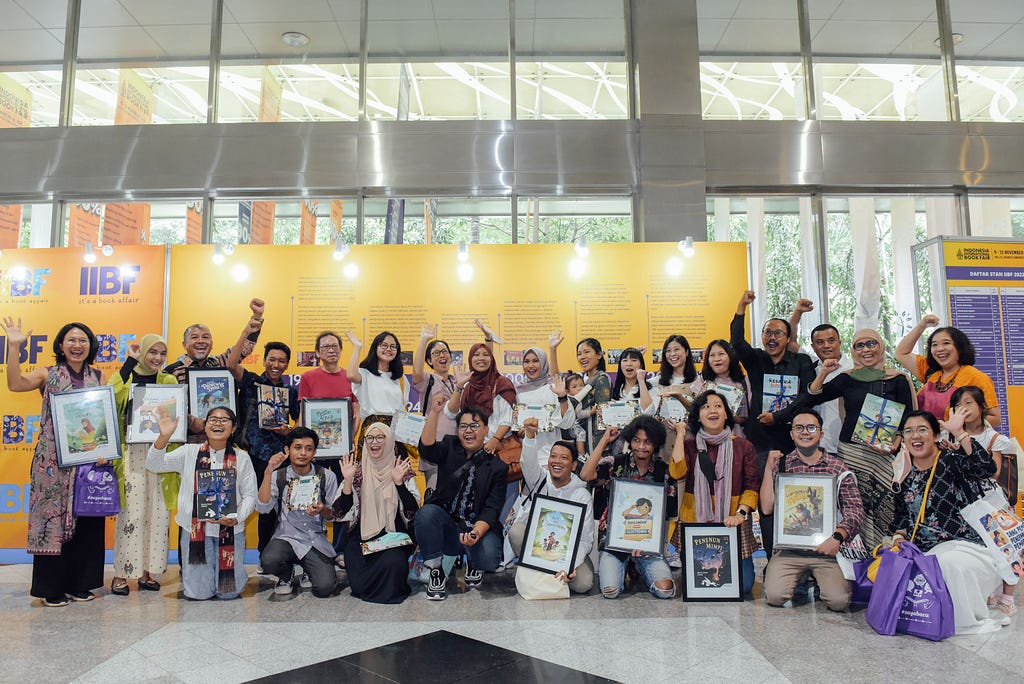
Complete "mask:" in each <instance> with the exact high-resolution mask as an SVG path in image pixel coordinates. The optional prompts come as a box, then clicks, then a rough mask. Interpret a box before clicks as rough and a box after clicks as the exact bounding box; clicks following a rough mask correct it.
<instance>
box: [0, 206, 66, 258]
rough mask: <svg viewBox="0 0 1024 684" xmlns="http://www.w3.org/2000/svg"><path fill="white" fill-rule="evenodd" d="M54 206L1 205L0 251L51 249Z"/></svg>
mask: <svg viewBox="0 0 1024 684" xmlns="http://www.w3.org/2000/svg"><path fill="white" fill-rule="evenodd" d="M52 216H53V205H52V204H0V249H15V248H23V247H49V246H50V221H51V217H52Z"/></svg>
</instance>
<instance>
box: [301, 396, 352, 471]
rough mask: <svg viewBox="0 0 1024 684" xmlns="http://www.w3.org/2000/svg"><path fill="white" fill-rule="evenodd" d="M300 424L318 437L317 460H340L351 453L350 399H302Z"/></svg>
mask: <svg viewBox="0 0 1024 684" xmlns="http://www.w3.org/2000/svg"><path fill="white" fill-rule="evenodd" d="M302 424H303V425H305V426H306V427H308V428H309V429H310V430H312V431H313V432H315V433H316V434H317V436H318V437H320V446H319V447H318V448H317V450H316V457H317V459H318V460H319V459H324V458H341V457H342V456H344V455H345V454H347V453H349V452H350V451H352V400H351V399H349V398H347V397H346V398H344V399H303V400H302Z"/></svg>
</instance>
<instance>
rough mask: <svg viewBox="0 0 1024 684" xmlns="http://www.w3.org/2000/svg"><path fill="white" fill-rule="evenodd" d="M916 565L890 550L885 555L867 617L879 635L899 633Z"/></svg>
mask: <svg viewBox="0 0 1024 684" xmlns="http://www.w3.org/2000/svg"><path fill="white" fill-rule="evenodd" d="M901 546H902V544H901ZM913 565H914V563H913V562H912V561H911V560H909V559H907V558H904V557H903V556H901V555H900V554H898V553H896V552H895V551H890V550H889V549H886V550H885V551H883V552H882V562H881V563H880V564H879V566H878V574H877V575H876V576H875V586H874V588H873V589H872V590H871V599H870V600H869V601H868V610H867V614H866V616H865V617H866V618H867V621H868V624H869V625H871V626H872V627H873V628H874V630H875V631H876V632H878V633H879V634H882V635H885V636H892V635H893V634H895V633H896V623H897V622H899V619H900V610H901V608H902V607H903V597H904V596H905V595H906V593H907V579H909V577H910V571H911V570H912V569H913Z"/></svg>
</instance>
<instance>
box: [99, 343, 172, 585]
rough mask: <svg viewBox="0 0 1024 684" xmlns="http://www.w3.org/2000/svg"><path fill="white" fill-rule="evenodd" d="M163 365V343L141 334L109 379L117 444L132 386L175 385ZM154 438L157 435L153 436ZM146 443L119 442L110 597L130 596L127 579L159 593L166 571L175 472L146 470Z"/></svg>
mask: <svg viewBox="0 0 1024 684" xmlns="http://www.w3.org/2000/svg"><path fill="white" fill-rule="evenodd" d="M166 362H167V340H165V339H164V338H162V337H160V336H159V335H153V334H150V335H145V336H143V338H142V339H141V340H140V341H139V344H133V345H130V346H129V347H128V355H127V357H126V358H125V360H124V365H122V366H121V370H119V371H118V372H117V373H114V375H113V377H111V378H110V384H111V385H113V386H114V397H115V399H116V400H117V415H118V417H119V418H120V422H121V442H122V443H124V439H125V431H126V429H127V428H126V426H127V425H128V423H129V422H130V421H131V416H129V415H128V404H129V403H130V400H131V393H132V391H131V388H132V385H155V384H161V385H176V384H178V381H177V380H176V379H175V377H174V376H173V375H171V374H169V373H164V372H163V371H162V370H161V369H162V368H163V367H164V365H165V363H166ZM152 434H153V439H154V441H155V440H156V437H157V435H158V433H157V432H155V431H154V432H153V433H152ZM148 452H149V445H148V444H123V448H122V450H121V453H123V454H124V458H121V459H118V460H116V461H114V471H115V472H116V473H117V484H118V487H119V488H120V489H121V512H120V513H118V515H117V527H116V528H115V532H114V579H113V581H112V582H111V583H110V593H112V594H117V595H118V596H127V595H128V591H129V589H128V580H129V579H136V578H137V579H138V580H139V589H140V590H141V591H158V590H159V589H160V582H159V581H158V580H157V578H158V577H160V575H162V574H164V571H165V570H166V569H167V536H168V535H167V531H168V530H169V529H170V526H171V513H170V512H171V510H172V509H174V508H175V506H176V503H175V501H176V499H177V496H178V485H179V483H180V481H181V479H180V476H179V475H178V474H177V473H160V474H157V473H152V472H149V471H148V470H146V454H147V453H148Z"/></svg>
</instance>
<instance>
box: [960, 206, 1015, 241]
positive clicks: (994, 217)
mask: <svg viewBox="0 0 1024 684" xmlns="http://www.w3.org/2000/svg"><path fill="white" fill-rule="evenodd" d="M967 206H968V207H969V209H970V212H971V235H973V236H976V237H1013V226H1012V225H1011V224H1010V198H1009V197H968V198H967Z"/></svg>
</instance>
